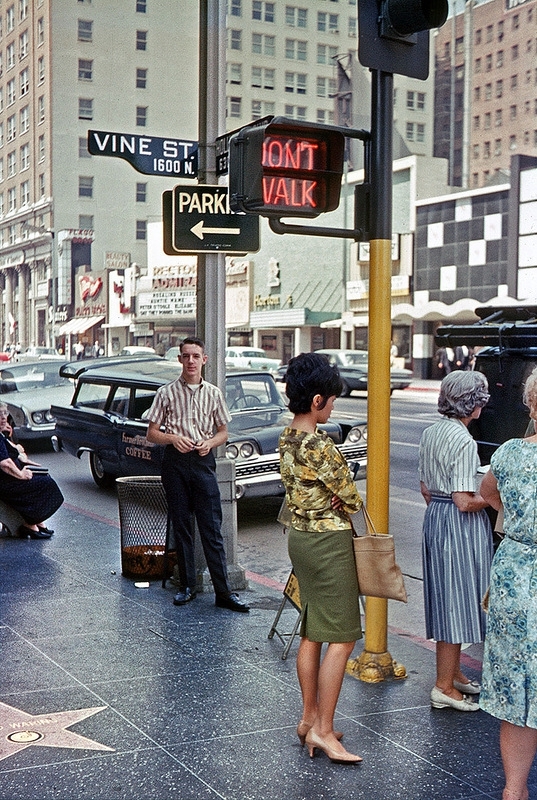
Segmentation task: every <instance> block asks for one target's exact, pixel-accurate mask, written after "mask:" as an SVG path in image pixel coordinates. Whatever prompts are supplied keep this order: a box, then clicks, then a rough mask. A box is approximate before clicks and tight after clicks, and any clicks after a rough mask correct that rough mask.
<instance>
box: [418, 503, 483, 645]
mask: <svg viewBox="0 0 537 800" xmlns="http://www.w3.org/2000/svg"><path fill="white" fill-rule="evenodd" d="M422 556H423V593H424V601H425V628H426V635H427V638H428V639H436V641H442V642H450V643H452V644H462V643H463V642H467V643H475V642H482V641H483V640H484V638H485V627H486V616H485V613H484V612H483V609H482V608H481V600H482V598H483V595H484V594H485V592H486V590H487V588H488V585H489V578H490V565H491V561H492V532H491V527H490V522H489V518H488V516H487V514H486V513H485V511H459V509H458V508H457V506H456V505H455V503H454V502H453V501H452V499H451V497H445V496H434V495H433V498H432V500H431V502H430V503H429V505H428V506H427V510H426V512H425V518H424V521H423V544H422Z"/></svg>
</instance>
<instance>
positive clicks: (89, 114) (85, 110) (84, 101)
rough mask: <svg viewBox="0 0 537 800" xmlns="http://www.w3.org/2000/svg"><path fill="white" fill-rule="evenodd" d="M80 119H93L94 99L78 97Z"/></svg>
mask: <svg viewBox="0 0 537 800" xmlns="http://www.w3.org/2000/svg"><path fill="white" fill-rule="evenodd" d="M78 119H88V120H92V119H93V100H91V99H90V98H88V97H79V98H78Z"/></svg>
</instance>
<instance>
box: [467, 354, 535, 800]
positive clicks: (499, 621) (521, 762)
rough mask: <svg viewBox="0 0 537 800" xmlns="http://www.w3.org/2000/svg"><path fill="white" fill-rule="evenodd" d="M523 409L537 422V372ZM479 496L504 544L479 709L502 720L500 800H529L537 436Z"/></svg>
mask: <svg viewBox="0 0 537 800" xmlns="http://www.w3.org/2000/svg"><path fill="white" fill-rule="evenodd" d="M524 402H525V404H526V405H527V406H528V407H529V409H530V416H531V418H532V419H533V420H535V419H537V368H536V369H534V370H533V372H532V373H531V375H530V376H529V378H528V380H527V381H526V385H525V387H524ZM481 494H482V496H483V497H484V498H485V499H486V500H488V502H489V503H490V505H491V506H493V507H494V508H496V509H499V508H500V505H501V504H503V509H504V532H505V537H504V539H503V541H502V542H501V544H500V546H499V548H498V550H497V552H496V555H495V556H494V561H493V563H492V573H491V582H490V600H489V618H488V623H487V634H486V638H485V655H484V660H483V679H482V680H483V689H482V693H481V698H480V701H479V704H480V706H481V708H482V709H484V710H485V711H487V712H488V713H489V714H492V715H493V716H494V717H498V718H499V719H501V720H502V723H501V727H500V750H501V754H502V762H503V768H504V772H505V788H504V790H503V800H528V797H529V791H528V776H529V772H530V769H531V766H532V764H533V761H534V758H535V754H536V752H537V435H535V434H534V435H533V436H530V437H529V438H527V439H510V440H509V441H507V442H505V443H504V444H502V445H501V446H500V447H499V448H498V449H497V450H496V452H495V453H494V455H493V456H492V459H491V463H490V471H489V472H488V473H487V475H486V476H485V478H484V479H483V483H482V485H481Z"/></svg>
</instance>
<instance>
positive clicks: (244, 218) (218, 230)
mask: <svg viewBox="0 0 537 800" xmlns="http://www.w3.org/2000/svg"><path fill="white" fill-rule="evenodd" d="M162 216H163V223H164V252H165V253H166V254H167V255H176V254H177V253H192V254H195V253H229V254H231V255H246V253H255V252H257V251H258V250H259V217H258V216H256V215H254V214H234V213H233V212H232V211H231V210H230V208H229V203H228V190H227V186H203V185H198V186H175V187H174V188H173V191H171V192H164V193H163V195H162Z"/></svg>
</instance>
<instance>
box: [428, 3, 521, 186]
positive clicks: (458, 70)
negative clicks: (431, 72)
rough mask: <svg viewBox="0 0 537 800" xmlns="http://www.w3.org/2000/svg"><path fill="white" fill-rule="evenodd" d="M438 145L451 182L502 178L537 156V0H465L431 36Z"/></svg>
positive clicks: (475, 183) (476, 183)
mask: <svg viewBox="0 0 537 800" xmlns="http://www.w3.org/2000/svg"><path fill="white" fill-rule="evenodd" d="M435 43H436V44H435V54H436V90H435V91H436V101H435V105H436V112H435V150H434V154H435V155H436V156H439V157H440V158H447V159H449V162H450V183H451V184H452V185H454V186H462V187H463V188H472V187H480V186H486V185H489V184H490V183H491V182H494V183H497V182H505V180H506V176H507V174H508V170H509V163H510V159H511V156H512V155H516V154H522V155H528V156H535V155H536V154H537V66H536V65H537V2H536V0H485V2H480V3H476V2H475V0H469V2H466V3H465V5H464V12H462V13H459V14H457V15H456V16H454V17H453V18H452V19H451V20H449V21H448V22H447V23H446V25H444V27H443V28H441V29H440V30H439V32H438V35H437V36H436V39H435Z"/></svg>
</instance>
